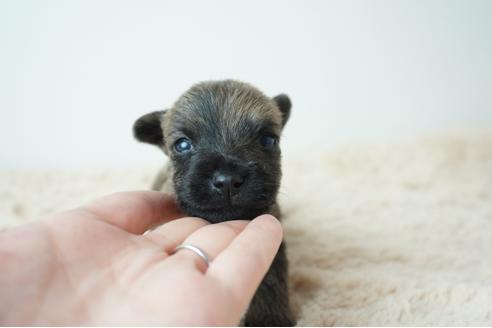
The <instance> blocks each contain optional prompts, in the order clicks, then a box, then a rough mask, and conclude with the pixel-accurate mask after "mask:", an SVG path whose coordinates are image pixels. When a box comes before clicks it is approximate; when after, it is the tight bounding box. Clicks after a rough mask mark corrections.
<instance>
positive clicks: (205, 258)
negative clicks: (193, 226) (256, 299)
mask: <svg viewBox="0 0 492 328" xmlns="http://www.w3.org/2000/svg"><path fill="white" fill-rule="evenodd" d="M180 249H188V250H190V251H192V252H194V253H195V254H196V255H198V256H200V258H201V259H202V260H203V261H204V262H205V265H206V266H207V267H208V265H209V263H210V260H209V259H208V256H207V254H205V252H204V251H202V250H201V249H200V248H198V247H196V246H193V245H190V244H181V245H179V246H177V247H176V248H175V249H174V250H173V252H172V254H175V253H176V252H177V251H179V250H180Z"/></svg>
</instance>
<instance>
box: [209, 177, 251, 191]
mask: <svg viewBox="0 0 492 328" xmlns="http://www.w3.org/2000/svg"><path fill="white" fill-rule="evenodd" d="M243 183H244V177H242V176H241V175H239V174H235V173H232V174H229V173H223V172H216V173H215V174H214V176H213V178H212V185H213V186H214V188H215V189H216V190H218V191H220V192H221V193H224V194H230V195H235V194H237V193H238V192H239V190H240V189H241V186H242V185H243Z"/></svg>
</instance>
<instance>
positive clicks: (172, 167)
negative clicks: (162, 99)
mask: <svg viewBox="0 0 492 328" xmlns="http://www.w3.org/2000/svg"><path fill="white" fill-rule="evenodd" d="M290 108H291V102H290V99H289V98H288V96H286V95H283V94H282V95H278V96H276V97H274V98H269V97H267V96H265V95H264V94H263V93H262V92H260V91H259V90H257V89H256V88H254V87H253V86H251V85H249V84H246V83H242V82H238V81H233V80H225V81H211V82H202V83H198V84H196V85H194V86H192V87H191V88H190V89H189V90H188V91H186V92H185V93H184V94H183V95H182V96H181V97H180V98H179V99H178V100H177V101H176V103H175V104H174V105H173V106H172V107H171V108H169V109H167V110H163V111H156V112H152V113H149V114H146V115H144V116H142V117H140V118H139V119H138V120H137V121H136V122H135V124H134V126H133V132H134V136H135V137H136V139H137V140H139V141H142V142H146V143H150V144H153V145H156V146H158V147H159V148H160V149H161V150H162V151H163V152H164V153H165V154H166V155H168V156H169V157H170V161H169V163H168V164H167V166H166V167H165V168H164V169H163V170H162V171H161V172H160V173H159V174H158V176H157V179H156V180H155V182H154V185H153V189H154V190H160V191H165V192H168V193H173V194H175V195H176V198H177V202H178V205H179V206H180V208H181V209H182V210H183V212H184V213H186V214H187V215H190V216H197V217H201V218H204V219H206V220H208V221H209V222H211V223H217V222H222V221H226V220H234V219H243V220H244V219H246V220H251V219H253V218H255V217H257V216H258V215H260V214H264V213H270V214H273V215H274V216H276V217H277V218H279V216H280V212H279V208H278V206H277V203H276V197H277V192H278V189H279V184H280V177H281V167H280V148H279V137H280V134H281V131H282V129H283V127H284V126H285V123H286V122H287V120H288V119H289V115H290ZM244 324H245V325H246V326H292V325H295V319H294V316H293V314H292V311H291V308H290V304H289V295H288V290H287V258H286V253H285V245H284V244H283V243H282V245H281V246H280V249H279V251H278V253H277V255H276V257H275V259H274V261H273V263H272V266H271V267H270V269H269V271H268V273H267V274H266V276H265V278H264V279H263V281H262V283H261V285H260V287H259V288H258V290H257V291H256V294H255V296H254V298H253V300H252V302H251V304H250V306H249V308H248V311H247V313H246V316H245V318H244Z"/></svg>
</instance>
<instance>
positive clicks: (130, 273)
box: [0, 196, 268, 325]
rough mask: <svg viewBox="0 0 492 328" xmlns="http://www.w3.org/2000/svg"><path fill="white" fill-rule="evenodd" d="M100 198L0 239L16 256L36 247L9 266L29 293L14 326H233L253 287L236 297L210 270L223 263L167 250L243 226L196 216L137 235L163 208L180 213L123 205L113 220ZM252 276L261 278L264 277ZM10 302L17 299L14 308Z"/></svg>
mask: <svg viewBox="0 0 492 328" xmlns="http://www.w3.org/2000/svg"><path fill="white" fill-rule="evenodd" d="M120 197H121V196H120ZM105 202H106V203H104V206H100V205H101V204H102V203H101V204H99V203H94V204H92V205H91V206H90V207H87V208H85V209H78V210H74V211H71V212H66V213H62V214H60V215H58V217H54V218H52V219H50V220H47V221H44V222H43V221H40V222H38V223H36V224H34V225H32V226H30V227H29V228H27V229H26V228H24V229H18V230H14V231H13V232H15V233H13V234H12V233H11V234H10V235H9V237H10V238H11V239H10V240H8V239H7V244H2V243H0V246H5V245H7V246H8V245H10V247H13V246H12V245H15V247H16V251H17V252H20V253H21V254H28V250H30V249H32V248H33V247H34V248H36V250H37V253H36V259H34V260H33V258H32V257H31V258H29V257H28V256H19V257H17V258H15V261H14V262H13V264H15V265H13V266H10V269H11V270H16V269H15V267H16V266H18V267H22V268H23V270H22V271H21V272H20V274H19V270H16V272H15V273H16V274H15V277H16V278H15V279H17V280H18V281H17V282H18V283H21V282H24V283H25V281H27V284H28V285H27V286H26V285H25V286H24V287H25V289H26V290H28V291H29V297H24V299H23V306H22V308H21V309H20V311H22V312H24V313H22V315H20V316H19V317H21V318H23V320H24V322H22V321H20V322H19V321H17V322H15V323H16V324H22V323H25V324H36V323H37V324H44V323H46V322H49V323H50V324H53V325H56V324H91V323H97V324H132V323H133V324H140V325H145V324H160V325H162V324H176V323H179V324H186V325H201V324H218V325H224V324H229V325H230V324H237V321H238V319H239V317H240V315H241V313H242V312H243V311H244V310H245V307H246V306H247V300H248V299H250V298H251V297H252V295H253V292H254V290H253V291H248V293H249V294H250V295H246V297H247V299H246V302H244V301H241V300H238V293H237V290H236V289H235V288H231V286H228V285H229V284H228V283H227V281H225V283H224V281H221V280H220V279H217V277H218V276H216V275H214V273H215V272H219V273H220V272H222V270H223V268H222V267H218V268H217V270H216V269H215V268H213V267H212V266H211V267H210V268H209V270H208V271H207V272H205V269H206V268H204V267H203V263H201V262H200V259H197V257H194V256H191V255H190V254H186V252H180V253H177V254H176V255H173V256H169V253H170V250H172V249H174V247H175V246H176V245H177V244H179V243H181V242H183V241H184V240H185V239H186V240H188V239H190V238H199V237H200V238H203V236H205V235H206V234H208V235H209V236H210V235H211V234H214V233H215V234H217V233H220V235H226V236H227V234H228V233H229V235H230V236H234V237H235V236H237V234H238V233H239V232H240V231H242V229H243V228H244V226H245V225H246V223H244V222H235V223H224V224H221V226H219V225H214V226H213V227H212V226H210V225H208V224H207V223H206V222H205V221H203V220H201V219H197V218H182V219H178V220H175V221H172V222H171V223H169V224H165V225H164V226H162V227H159V228H158V229H156V230H154V231H152V232H150V233H149V234H145V235H142V233H143V232H144V231H145V230H146V229H147V228H149V227H150V226H153V225H155V224H157V223H158V222H159V221H162V214H159V212H162V213H167V219H170V218H174V217H177V216H179V213H178V212H177V211H176V209H175V208H174V207H173V206H171V205H169V204H171V203H170V202H169V201H168V202H166V203H165V204H164V205H162V204H161V205H159V206H158V208H153V209H151V210H150V212H151V213H150V214H149V213H144V212H139V211H140V207H139V206H137V205H138V204H128V202H126V207H125V208H126V210H127V211H129V213H127V214H125V215H123V217H122V216H121V215H118V216H117V217H115V216H114V214H113V212H114V208H111V207H109V210H108V208H107V201H105ZM161 203H162V202H161ZM105 206H106V207H105ZM128 206H129V207H128ZM132 206H133V209H132ZM163 206H164V207H163ZM127 207H128V208H127ZM162 207H163V208H162ZM134 210H137V212H138V213H137V214H138V215H136V216H135V214H136V213H133V212H134ZM132 211H133V212H132ZM119 214H121V212H120V213H119ZM67 216H69V217H70V218H67ZM134 217H137V218H138V217H140V218H141V219H140V220H134V219H133V218H134ZM177 227H181V228H180V229H176V228H177ZM190 227H191V228H190ZM173 229H174V230H173ZM187 229H188V230H190V231H194V232H193V233H192V234H191V235H186V234H184V235H183V234H182V232H181V231H182V230H184V231H186V230H187ZM217 229H219V231H218V232H217ZM200 231H202V232H200ZM224 232H226V233H225V234H224ZM200 233H201V235H200ZM16 234H22V236H23V238H24V242H23V243H15V240H18V239H19V238H16ZM26 234H28V237H27V238H26ZM194 236H195V237H194ZM214 236H215V235H214ZM17 237H18V236H17ZM214 239H215V240H216V239H217V238H215V237H214ZM232 239H233V238H229V240H227V238H226V240H225V241H224V242H222V244H219V246H217V250H214V248H213V247H211V248H210V249H211V250H210V252H211V253H212V254H213V255H219V254H218V253H219V252H218V250H219V248H222V249H223V248H225V247H226V246H227V245H228V244H229V243H230V242H231V240H232ZM2 241H5V239H2ZM7 246H5V247H7ZM182 253H183V254H182ZM216 262H217V263H220V262H221V261H220V260H219V259H217V261H216ZM40 264H42V265H40ZM214 264H215V263H214ZM267 264H268V263H267ZM242 270H243V271H244V269H242ZM226 271H230V270H229V269H226ZM265 271H266V269H265ZM33 273H34V274H35V277H33V276H32V275H33ZM256 280H258V283H259V281H260V280H261V276H260V277H258V278H257V279H256ZM14 283H15V282H14ZM0 287H3V286H0ZM2 289H3V288H2ZM60 291H63V293H60ZM167 295H172V297H166V296H167ZM22 296H25V295H16V297H18V298H20V297H22ZM14 298H15V297H14ZM211 300H213V301H211ZM0 301H1V300H0ZM14 304H15V300H14V302H11V304H10V305H11V307H12V306H13V305H14ZM0 305H1V306H0V308H4V310H5V312H6V313H7V314H8V313H10V314H12V313H13V312H12V311H9V304H8V303H7V304H0ZM4 305H5V307H4ZM190 310H192V313H193V315H190ZM18 312H19V309H17V314H19V313H18ZM0 314H2V313H0ZM0 317H1V316H0ZM6 322H7V323H8V322H9V318H8V316H7V317H6ZM12 322H14V321H12Z"/></svg>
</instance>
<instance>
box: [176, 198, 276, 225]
mask: <svg viewBox="0 0 492 328" xmlns="http://www.w3.org/2000/svg"><path fill="white" fill-rule="evenodd" d="M178 204H179V207H180V208H181V210H182V211H183V212H184V213H186V214H187V215H189V216H196V217H199V218H202V219H205V220H207V221H208V222H210V223H218V222H223V221H230V220H252V219H254V218H256V217H257V216H259V215H261V214H265V213H268V210H269V209H270V204H265V205H264V206H255V207H254V208H252V207H240V206H230V205H227V204H225V205H224V206H217V207H215V208H213V207H210V208H204V207H202V206H199V205H197V204H192V203H190V202H186V201H184V200H182V199H180V197H179V196H178Z"/></svg>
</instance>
